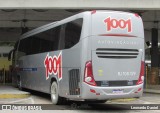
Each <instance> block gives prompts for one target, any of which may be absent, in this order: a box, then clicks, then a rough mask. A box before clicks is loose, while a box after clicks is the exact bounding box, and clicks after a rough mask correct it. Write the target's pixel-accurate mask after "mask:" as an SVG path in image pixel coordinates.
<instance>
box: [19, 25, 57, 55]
mask: <svg viewBox="0 0 160 113" xmlns="http://www.w3.org/2000/svg"><path fill="white" fill-rule="evenodd" d="M59 31H60V27H56V28H53V29H49V30H47V31H44V32H42V33H39V34H36V35H33V36H31V37H28V38H25V39H22V40H20V45H19V49H18V51H19V53H20V54H21V55H20V56H23V55H31V54H37V53H42V52H48V51H54V50H58V44H59Z"/></svg>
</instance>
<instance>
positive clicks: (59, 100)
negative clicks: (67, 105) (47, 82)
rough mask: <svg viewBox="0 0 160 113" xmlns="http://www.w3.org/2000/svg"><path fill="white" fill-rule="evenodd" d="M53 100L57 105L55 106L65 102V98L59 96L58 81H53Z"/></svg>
mask: <svg viewBox="0 0 160 113" xmlns="http://www.w3.org/2000/svg"><path fill="white" fill-rule="evenodd" d="M50 89H51V91H50V92H51V100H52V103H53V104H55V105H60V104H63V103H64V102H65V98H63V97H60V96H59V94H58V92H59V91H58V84H57V82H56V81H53V82H52V83H51V88H50Z"/></svg>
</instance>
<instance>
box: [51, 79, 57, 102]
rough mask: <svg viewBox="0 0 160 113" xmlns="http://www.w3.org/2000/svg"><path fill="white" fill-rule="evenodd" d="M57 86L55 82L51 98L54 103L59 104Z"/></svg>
mask: <svg viewBox="0 0 160 113" xmlns="http://www.w3.org/2000/svg"><path fill="white" fill-rule="evenodd" d="M57 93H58V91H57V84H56V83H55V82H54V83H53V84H52V86H51V98H52V102H53V103H57Z"/></svg>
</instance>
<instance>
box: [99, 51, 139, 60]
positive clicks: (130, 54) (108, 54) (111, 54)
mask: <svg viewBox="0 0 160 113" xmlns="http://www.w3.org/2000/svg"><path fill="white" fill-rule="evenodd" d="M96 54H97V56H98V57H99V58H115V59H122V58H124V59H125V58H137V56H138V54H139V51H138V49H114V48H98V49H96Z"/></svg>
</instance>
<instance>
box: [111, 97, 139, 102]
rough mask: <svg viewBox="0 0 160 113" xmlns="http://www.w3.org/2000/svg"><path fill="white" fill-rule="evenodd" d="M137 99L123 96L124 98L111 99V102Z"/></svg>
mask: <svg viewBox="0 0 160 113" xmlns="http://www.w3.org/2000/svg"><path fill="white" fill-rule="evenodd" d="M134 100H137V98H124V99H112V100H110V101H111V102H128V101H134Z"/></svg>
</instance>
